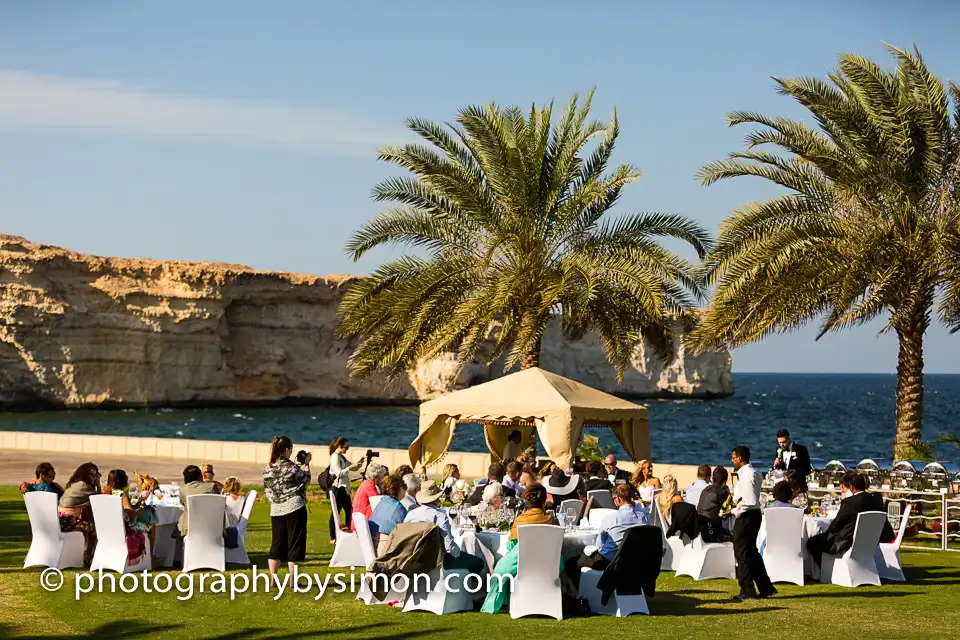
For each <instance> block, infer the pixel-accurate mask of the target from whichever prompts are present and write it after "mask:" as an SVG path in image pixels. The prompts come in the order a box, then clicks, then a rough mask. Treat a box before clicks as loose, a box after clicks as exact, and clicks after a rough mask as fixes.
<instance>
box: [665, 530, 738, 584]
mask: <svg viewBox="0 0 960 640" xmlns="http://www.w3.org/2000/svg"><path fill="white" fill-rule="evenodd" d="M677 575H678V576H690V577H691V578H693V579H694V580H711V579H714V578H730V579H735V578H736V577H737V563H736V560H735V559H734V557H733V544H732V543H730V542H723V543H720V542H711V543H705V542H704V541H703V538H701V537H700V536H697V539H696V540H694V541H693V542H692V543H691V544H690V546H688V547H687V548H686V550H685V551H684V552H683V558H681V560H680V566H679V567H677Z"/></svg>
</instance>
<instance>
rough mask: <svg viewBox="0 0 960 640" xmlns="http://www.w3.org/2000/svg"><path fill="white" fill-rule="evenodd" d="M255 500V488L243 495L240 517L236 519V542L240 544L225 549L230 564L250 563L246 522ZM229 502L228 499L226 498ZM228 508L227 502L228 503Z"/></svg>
mask: <svg viewBox="0 0 960 640" xmlns="http://www.w3.org/2000/svg"><path fill="white" fill-rule="evenodd" d="M256 500H257V492H256V490H252V491H250V492H249V493H247V495H246V496H244V500H243V509H242V510H241V511H240V519H239V520H238V521H237V524H236V527H237V533H238V534H239V535H238V536H237V542H238V544H239V545H240V546H238V547H237V548H236V549H227V551H226V561H227V562H229V563H230V564H250V557H249V556H248V555H247V524H248V523H249V522H250V512H252V511H253V505H254V503H255V502H256ZM227 502H228V503H229V502H230V499H229V498H228V499H227ZM228 508H229V504H228Z"/></svg>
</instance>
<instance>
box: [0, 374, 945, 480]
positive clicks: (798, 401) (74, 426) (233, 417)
mask: <svg viewBox="0 0 960 640" xmlns="http://www.w3.org/2000/svg"><path fill="white" fill-rule="evenodd" d="M734 386H735V392H734V394H733V395H732V396H729V397H724V398H712V399H695V398H681V399H652V398H651V399H646V400H638V402H640V403H642V404H646V405H647V406H648V408H649V412H650V439H651V449H652V454H653V460H654V461H655V462H663V463H672V464H710V465H716V464H726V463H729V455H730V449H732V448H733V447H734V446H737V445H743V444H745V445H747V446H749V447H750V448H751V450H752V451H753V458H754V460H755V461H757V462H759V463H761V464H768V463H769V462H770V461H772V460H773V457H774V454H775V451H776V432H777V430H778V429H780V428H786V429H789V430H790V432H791V434H792V435H793V437H794V439H795V440H796V441H797V442H800V443H802V444H805V445H806V446H807V447H809V449H810V455H811V456H813V457H816V458H823V459H827V460H829V459H853V460H860V459H863V458H876V459H882V460H891V456H892V451H893V440H894V418H895V400H894V393H895V389H896V376H895V375H894V374H886V373H747V372H742V373H735V374H734ZM957 415H960V374H927V375H926V376H925V396H924V431H923V435H924V441H930V440H933V439H934V438H936V437H937V436H938V435H939V434H941V433H945V432H950V431H954V432H955V431H958V430H960V427H958V426H957V425H956V416H957ZM417 416H418V408H417V406H416V405H412V406H338V405H324V404H317V405H314V406H296V407H257V408H236V407H233V408H229V407H224V408H205V409H180V408H177V409H171V408H159V409H116V410H63V411H40V412H30V413H20V412H4V413H0V431H30V432H44V433H83V434H96V435H107V436H109V435H116V436H144V437H160V438H184V439H202V440H226V441H243V442H264V443H267V442H269V441H270V440H271V438H273V436H274V435H277V434H281V433H282V434H286V435H289V436H290V437H291V438H293V440H294V442H295V443H305V444H311V445H323V444H325V443H328V442H330V441H332V440H333V439H334V438H335V437H337V436H340V435H343V436H346V437H348V438H350V439H351V441H352V442H353V443H354V444H355V445H358V446H363V447H374V448H376V447H383V448H390V449H405V448H406V447H407V446H409V444H410V442H412V440H413V439H414V438H415V437H416V434H417ZM585 433H591V434H593V435H597V436H598V437H599V438H600V444H601V446H602V447H604V448H606V447H607V446H608V445H609V446H611V447H612V448H613V451H614V452H615V453H617V454H619V455H621V456H622V455H623V451H622V449H621V448H620V446H619V445H618V443H617V442H616V439H615V438H614V437H613V434H612V433H611V432H610V431H609V430H608V429H604V428H588V429H585ZM451 448H452V449H453V450H456V451H480V452H483V451H486V445H485V443H484V438H483V432H482V429H481V428H480V427H479V426H478V425H471V424H462V425H459V426H458V428H457V431H456V434H455V436H454V439H453V444H452V447H451ZM541 453H542V452H541ZM938 453H939V456H940V458H941V459H942V460H950V461H953V460H957V461H960V449H957V447H955V446H953V445H943V446H941V447H940V449H939V452H938Z"/></svg>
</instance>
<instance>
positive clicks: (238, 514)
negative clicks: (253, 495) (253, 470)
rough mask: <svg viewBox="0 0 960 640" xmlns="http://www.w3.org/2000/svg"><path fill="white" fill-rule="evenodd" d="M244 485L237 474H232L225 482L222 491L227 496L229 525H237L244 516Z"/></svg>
mask: <svg viewBox="0 0 960 640" xmlns="http://www.w3.org/2000/svg"><path fill="white" fill-rule="evenodd" d="M241 491H243V487H242V485H241V484H240V480H238V479H237V478H236V477H235V476H230V477H229V478H227V481H226V482H224V483H223V490H222V491H221V492H220V493H222V494H223V495H225V496H227V526H228V527H235V526H237V523H238V522H240V518H242V517H243V503H244V498H243V495H241Z"/></svg>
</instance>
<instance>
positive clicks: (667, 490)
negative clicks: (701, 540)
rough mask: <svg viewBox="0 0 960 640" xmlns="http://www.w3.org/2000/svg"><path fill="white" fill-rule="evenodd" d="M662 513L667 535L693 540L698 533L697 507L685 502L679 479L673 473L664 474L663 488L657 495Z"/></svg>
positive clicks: (656, 498)
mask: <svg viewBox="0 0 960 640" xmlns="http://www.w3.org/2000/svg"><path fill="white" fill-rule="evenodd" d="M655 500H656V502H657V506H659V507H660V513H661V514H663V519H664V523H663V524H662V525H661V526H663V527H664V528H665V529H666V536H667V537H668V538H672V537H673V536H680V537H684V536H685V537H686V538H687V539H688V540H693V539H694V538H696V537H697V535H698V528H697V508H696V507H694V506H693V505H692V504H687V503H686V502H684V500H683V498H681V497H680V493H679V492H678V490H677V479H676V478H674V477H673V476H672V475H670V474H667V475H665V476H663V490H662V491H661V492H660V493H659V494H658V495H657V496H656V497H655Z"/></svg>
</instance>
